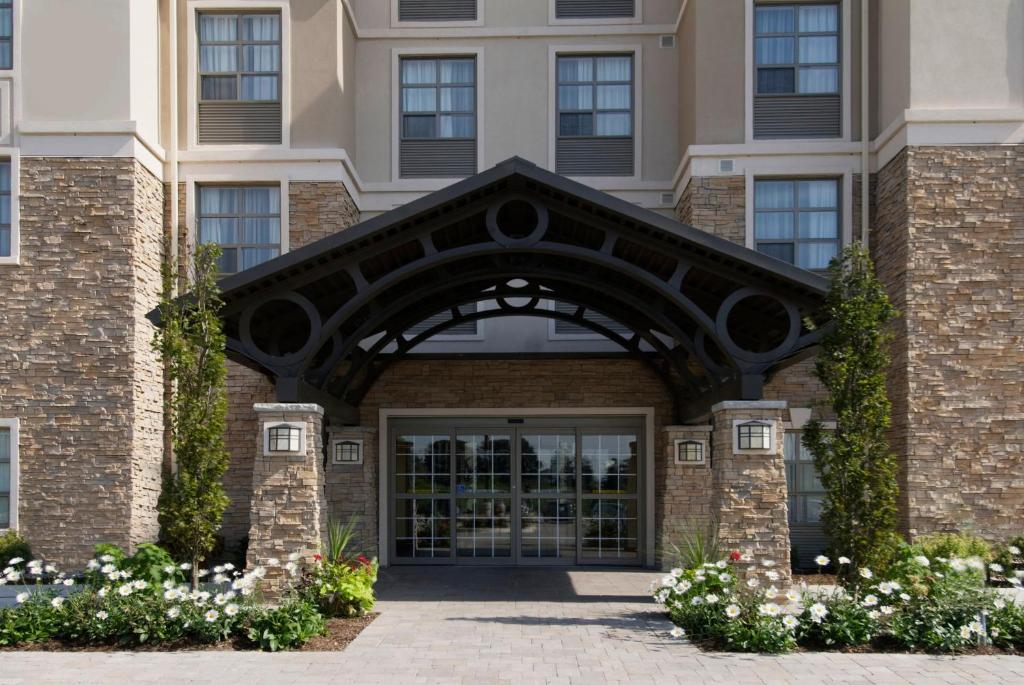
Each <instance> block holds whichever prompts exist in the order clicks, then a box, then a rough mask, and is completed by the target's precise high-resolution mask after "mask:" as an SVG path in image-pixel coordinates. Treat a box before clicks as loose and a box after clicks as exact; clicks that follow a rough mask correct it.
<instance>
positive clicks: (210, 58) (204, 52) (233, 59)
mask: <svg viewBox="0 0 1024 685" xmlns="http://www.w3.org/2000/svg"><path fill="white" fill-rule="evenodd" d="M199 71H203V72H209V73H223V72H235V71H238V50H237V49H236V48H235V46H234V45H204V46H202V47H201V48H199Z"/></svg>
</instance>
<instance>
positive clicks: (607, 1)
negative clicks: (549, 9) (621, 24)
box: [555, 0, 636, 19]
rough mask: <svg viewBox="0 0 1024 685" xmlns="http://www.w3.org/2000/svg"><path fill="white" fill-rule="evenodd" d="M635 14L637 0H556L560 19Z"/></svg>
mask: <svg viewBox="0 0 1024 685" xmlns="http://www.w3.org/2000/svg"><path fill="white" fill-rule="evenodd" d="M635 14H636V2H635V0H555V17H557V18H558V19H604V18H619V17H632V16H634V15H635Z"/></svg>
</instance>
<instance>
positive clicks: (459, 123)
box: [441, 114, 476, 138]
mask: <svg viewBox="0 0 1024 685" xmlns="http://www.w3.org/2000/svg"><path fill="white" fill-rule="evenodd" d="M475 135H476V125H475V119H474V117H473V115H472V114H452V115H448V114H446V115H444V116H442V117H441V137H442V138H472V137H473V136H475Z"/></svg>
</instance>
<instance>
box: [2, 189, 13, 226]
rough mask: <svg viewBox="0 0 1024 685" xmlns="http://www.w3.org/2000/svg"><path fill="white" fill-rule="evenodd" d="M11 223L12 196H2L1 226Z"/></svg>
mask: <svg viewBox="0 0 1024 685" xmlns="http://www.w3.org/2000/svg"><path fill="white" fill-rule="evenodd" d="M10 223H11V196H10V195H0V224H6V225H8V226H9V225H10Z"/></svg>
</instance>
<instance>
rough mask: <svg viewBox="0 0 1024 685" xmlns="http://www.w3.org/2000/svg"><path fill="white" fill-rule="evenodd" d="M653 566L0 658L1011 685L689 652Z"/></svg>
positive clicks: (258, 669)
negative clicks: (310, 649)
mask: <svg viewBox="0 0 1024 685" xmlns="http://www.w3.org/2000/svg"><path fill="white" fill-rule="evenodd" d="M660 576H661V574H657V573H650V572H639V571H628V570H622V571H608V570H600V571H597V570H595V571H590V570H575V569H573V570H558V569H529V568H527V569H522V568H520V569H498V568H441V567H434V568H392V569H385V570H384V571H382V577H381V582H380V584H379V592H380V596H381V601H380V603H379V605H378V608H379V610H380V616H379V617H378V618H377V620H376V621H374V622H373V623H372V624H371V625H370V626H369V627H368V628H367V629H366V630H365V631H363V633H362V634H361V635H360V636H359V637H358V638H357V639H356V641H355V642H354V643H352V644H351V645H350V646H349V648H348V649H347V650H346V651H344V652H338V653H283V654H260V653H250V652H187V653H177V654H167V653H155V654H154V653H137V654H127V653H95V652H94V653H67V654H52V653H50V654H47V653H4V654H0V685H9V684H15V683H17V684H21V683H31V684H32V685H40V684H43V683H62V684H63V683H131V684H132V685H137V684H140V683H158V682H174V683H216V684H217V685H225V684H227V683H246V684H247V685H261V684H264V683H268V684H269V683H298V684H301V685H316V684H319V683H358V684H359V685H373V684H377V683H388V684H392V683H466V684H469V683H473V684H477V683H586V684H587V685H590V684H600V683H630V684H631V685H639V684H642V683H728V685H744V684H746V683H755V684H761V683H813V684H818V683H830V682H842V683H878V684H879V685H882V684H885V685H889V684H897V683H942V684H954V683H965V684H967V683H969V684H971V685H983V684H988V683H1024V658H1021V657H1015V656H985V657H961V658H949V657H932V656H924V655H905V654H834V653H814V654H791V655H785V656H778V657H770V656H758V655H741V654H718V653H705V652H701V651H699V650H698V649H697V648H695V647H694V646H692V645H690V644H687V643H686V642H685V641H683V640H677V639H673V638H671V637H670V636H669V635H668V631H669V629H670V628H671V624H670V623H669V622H668V621H667V620H666V619H665V618H664V616H663V615H662V614H661V613H660V612H659V611H658V607H656V606H655V605H654V604H653V603H652V602H651V601H650V600H649V599H648V598H647V593H646V591H647V588H648V586H649V585H650V583H651V582H652V581H654V580H655V579H657V578H660Z"/></svg>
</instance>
